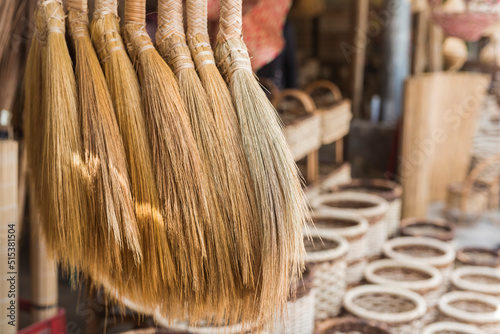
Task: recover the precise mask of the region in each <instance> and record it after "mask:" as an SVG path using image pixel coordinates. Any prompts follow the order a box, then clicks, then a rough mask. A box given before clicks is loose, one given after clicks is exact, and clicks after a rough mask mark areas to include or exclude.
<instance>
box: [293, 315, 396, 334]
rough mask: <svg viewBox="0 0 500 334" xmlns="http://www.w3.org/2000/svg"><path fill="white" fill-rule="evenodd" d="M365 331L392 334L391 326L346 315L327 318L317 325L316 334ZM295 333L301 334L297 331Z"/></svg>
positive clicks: (366, 333) (374, 333) (367, 332)
mask: <svg viewBox="0 0 500 334" xmlns="http://www.w3.org/2000/svg"><path fill="white" fill-rule="evenodd" d="M338 333H363V334H392V332H391V331H390V330H389V327H387V326H386V325H384V324H382V323H378V322H375V321H366V320H363V319H359V318H353V317H345V318H335V319H329V320H325V321H323V322H321V323H319V324H318V325H317V326H316V331H315V332H314V334H338ZM295 334H301V333H299V332H296V333H295Z"/></svg>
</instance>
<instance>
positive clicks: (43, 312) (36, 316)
mask: <svg viewBox="0 0 500 334" xmlns="http://www.w3.org/2000/svg"><path fill="white" fill-rule="evenodd" d="M30 214H31V215H30V228H31V229H30V232H31V244H30V248H31V254H30V259H31V263H30V264H31V268H30V269H31V302H32V309H31V317H32V321H33V322H38V321H41V320H46V319H48V318H50V317H53V316H54V315H56V314H57V304H58V303H57V300H58V291H57V289H58V281H57V263H56V261H55V259H53V258H51V257H50V256H49V254H48V252H47V246H46V245H45V241H44V239H43V236H42V231H41V226H40V216H39V214H38V211H37V208H36V205H35V204H34V200H33V196H31V197H30Z"/></svg>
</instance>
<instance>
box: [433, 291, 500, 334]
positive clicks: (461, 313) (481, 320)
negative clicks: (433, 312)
mask: <svg viewBox="0 0 500 334" xmlns="http://www.w3.org/2000/svg"><path fill="white" fill-rule="evenodd" d="M438 308H439V320H440V321H456V322H462V323H466V324H469V325H474V326H476V327H477V328H479V329H481V330H483V331H485V332H486V333H488V334H498V333H499V332H500V299H498V298H496V297H493V296H490V295H485V294H481V293H476V292H470V291H453V292H449V293H447V294H445V295H444V296H442V297H441V299H440V300H439V305H438Z"/></svg>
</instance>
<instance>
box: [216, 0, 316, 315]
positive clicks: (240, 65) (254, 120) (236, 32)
mask: <svg viewBox="0 0 500 334" xmlns="http://www.w3.org/2000/svg"><path fill="white" fill-rule="evenodd" d="M215 56H216V59H217V61H218V65H219V68H220V70H221V72H222V73H223V75H224V76H225V78H226V81H227V83H228V85H229V89H230V92H231V94H232V99H233V103H234V106H235V109H236V113H237V115H238V119H239V124H240V129H241V134H242V138H243V143H244V147H245V152H246V156H247V160H248V164H249V167H250V172H251V175H252V179H253V182H254V186H255V190H256V194H257V200H258V201H257V203H258V205H257V207H256V210H257V211H258V213H259V215H260V216H259V220H258V222H259V223H260V224H261V231H262V232H261V242H262V261H263V263H262V267H263V286H262V292H261V294H260V300H259V303H260V306H259V311H260V312H261V317H260V320H264V319H268V318H269V317H270V316H272V315H273V314H274V312H275V311H276V310H280V309H281V310H282V309H283V307H284V305H285V303H286V299H287V296H288V292H289V288H290V281H291V279H292V277H293V276H294V275H296V274H299V273H300V272H301V270H302V267H303V254H304V246H303V242H302V229H303V226H304V223H305V222H306V220H307V219H308V213H307V203H306V200H305V197H304V194H303V192H302V190H301V182H300V179H299V177H298V171H297V167H296V165H295V162H294V161H293V159H292V156H291V154H290V151H289V149H288V146H287V144H286V141H285V137H284V136H283V132H282V129H281V124H280V122H279V121H278V117H277V114H276V110H275V109H274V108H273V107H272V105H271V103H270V102H269V101H268V99H267V98H266V96H265V93H264V91H263V90H262V89H261V87H260V86H259V83H258V81H257V80H256V78H255V76H254V74H253V72H252V68H251V65H250V58H249V55H248V52H247V49H246V46H245V44H244V42H243V40H242V13H241V0H221V16H220V30H219V35H218V39H217V47H216V49H215Z"/></svg>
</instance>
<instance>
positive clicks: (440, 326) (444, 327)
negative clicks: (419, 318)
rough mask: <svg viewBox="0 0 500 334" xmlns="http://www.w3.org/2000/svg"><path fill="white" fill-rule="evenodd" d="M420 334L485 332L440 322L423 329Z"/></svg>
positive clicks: (452, 323)
mask: <svg viewBox="0 0 500 334" xmlns="http://www.w3.org/2000/svg"><path fill="white" fill-rule="evenodd" d="M422 334H485V332H483V331H482V330H480V329H479V328H477V327H475V326H472V325H467V324H462V323H459V322H451V321H440V322H435V323H433V324H431V325H429V326H427V327H425V328H424V330H423V331H422Z"/></svg>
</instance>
